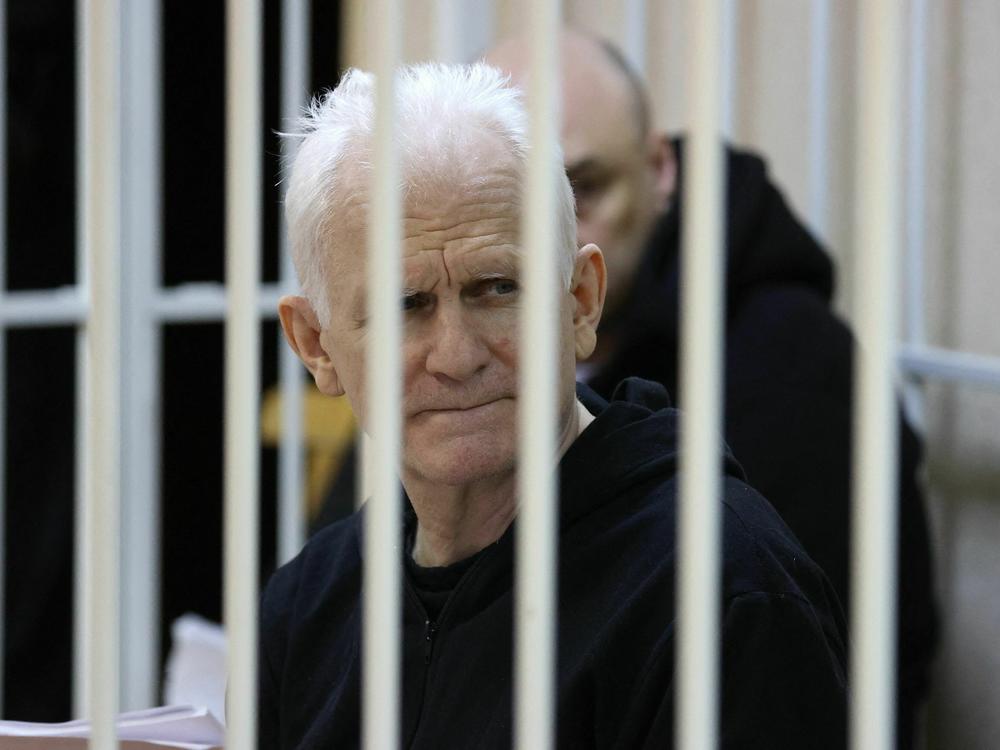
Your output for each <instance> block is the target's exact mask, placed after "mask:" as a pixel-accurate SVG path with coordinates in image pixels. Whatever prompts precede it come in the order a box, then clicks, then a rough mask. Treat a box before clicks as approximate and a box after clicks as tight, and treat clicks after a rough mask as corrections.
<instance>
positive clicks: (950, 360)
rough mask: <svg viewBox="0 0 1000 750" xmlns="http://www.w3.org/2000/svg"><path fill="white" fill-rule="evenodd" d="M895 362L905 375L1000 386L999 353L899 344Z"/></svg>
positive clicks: (992, 386)
mask: <svg viewBox="0 0 1000 750" xmlns="http://www.w3.org/2000/svg"><path fill="white" fill-rule="evenodd" d="M898 362H899V367H900V369H901V370H902V371H903V373H904V374H905V375H907V376H911V377H917V378H921V379H934V380H951V381H957V382H961V383H970V384H978V385H985V386H988V387H990V388H1000V357H988V356H984V355H982V354H970V353H968V352H958V351H950V350H948V349H939V348H937V347H932V346H914V345H904V346H902V347H900V350H899V354H898Z"/></svg>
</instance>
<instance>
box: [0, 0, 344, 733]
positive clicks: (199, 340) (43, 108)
mask: <svg viewBox="0 0 1000 750" xmlns="http://www.w3.org/2000/svg"><path fill="white" fill-rule="evenodd" d="M339 6H340V4H339V2H336V1H333V2H330V1H323V0H315V2H313V3H312V8H311V16H312V50H313V53H312V60H311V83H312V85H311V90H312V91H314V92H315V91H318V90H320V89H322V88H325V87H330V86H332V85H334V84H335V83H336V81H337V77H338V71H339V65H338V60H339V54H338V42H339V38H340V28H339V26H340V7H339ZM75 7H76V3H75V2H73V0H12V1H11V2H8V10H7V26H8V28H7V39H8V42H7V50H8V59H7V77H8V78H7V90H8V92H9V94H8V97H7V101H6V102H5V105H6V117H7V118H8V146H7V154H6V155H5V159H6V162H7V164H8V170H9V173H8V174H9V176H8V193H7V195H8V198H7V200H8V205H7V209H8V211H7V216H8V229H7V232H8V234H7V238H6V239H7V248H8V251H7V278H8V288H9V289H11V290H27V289H40V288H49V287H57V286H61V285H65V284H72V283H74V282H75V280H76V277H77V268H76V261H75V256H76V249H75V242H76V237H75V225H76V209H75V200H76V191H75V181H76V169H75V167H76V150H75V149H76V143H75V139H76V133H75V118H76V115H75V108H76V104H77V102H76V95H75V92H74V87H75V81H76V77H75V76H76V71H75V50H76V39H75V34H76V19H75ZM161 8H162V12H163V17H162V29H163V42H162V54H163V60H162V63H163V64H162V70H163V144H162V148H163V153H162V156H163V174H164V185H163V205H162V218H163V233H164V234H163V239H164V248H163V258H164V261H163V268H162V283H163V284H164V285H167V286H170V285H175V284H180V283H185V282H191V281H223V277H224V176H223V166H224V162H225V135H224V132H223V126H224V116H225V112H224V106H225V96H224V89H225V70H224V58H225V55H224V44H225V28H224V26H225V24H224V19H225V4H224V2H222V1H221V0H217V1H216V2H207V3H190V2H185V1H184V0H164V1H163V2H162V4H161ZM264 9H265V25H264V28H265V32H264V36H265V39H264V68H265V72H264V80H263V81H262V86H263V91H264V97H265V98H264V117H265V123H264V126H265V136H264V138H265V141H264V142H265V149H266V153H265V154H262V156H261V158H262V159H263V160H264V178H263V180H264V184H263V185H262V186H261V187H262V190H264V195H265V201H264V206H265V212H264V221H263V226H262V227H261V231H262V233H263V272H262V280H263V281H275V280H277V276H278V253H277V247H278V243H277V232H278V216H279V200H278V191H277V187H276V185H277V181H278V158H277V154H278V153H279V150H280V144H279V142H278V138H277V136H276V135H275V131H276V130H282V129H285V128H286V127H287V125H285V124H283V123H282V122H281V120H280V116H279V107H280V102H279V81H280V69H279V66H280V39H281V4H280V3H279V2H277V1H276V0H267V1H266V2H265V3H264ZM125 251H126V252H127V249H126V250H125ZM262 333H263V338H262V342H261V343H262V354H263V356H262V376H263V380H262V383H263V384H264V387H267V386H268V385H269V384H272V383H273V382H274V381H275V378H276V372H277V344H278V339H277V326H276V324H275V323H274V322H268V323H265V324H263V325H262ZM6 335H7V347H8V349H7V357H8V360H7V362H8V364H7V379H6V383H7V393H6V397H7V400H6V404H7V413H6V414H5V415H3V418H4V419H6V420H7V444H6V459H7V464H6V466H7V471H6V486H5V490H6V496H7V509H6V513H7V515H6V538H5V539H4V548H5V551H6V555H7V559H6V561H5V565H6V578H7V580H6V585H7V588H6V594H5V602H4V604H5V609H4V612H5V626H6V636H5V637H6V640H5V643H4V656H5V666H6V669H5V675H4V677H5V686H6V689H5V705H4V707H3V709H4V710H3V716H4V718H9V719H19V720H24V721H62V720H66V719H69V718H71V716H70V712H71V665H72V631H73V554H74V552H73V528H74V486H75V480H76V478H75V476H74V474H75V471H74V435H75V424H74V422H75V420H74V413H75V408H76V406H75V361H76V355H75V331H74V330H73V329H71V328H59V329H37V330H32V329H28V330H12V331H9V332H8V333H7V334H6ZM161 354H162V357H163V363H164V372H163V377H162V381H161V394H162V409H163V431H164V434H163V437H162V451H163V452H162V464H161V465H162V479H161V490H162V504H161V508H162V510H161V520H162V534H163V537H162V538H163V543H162V548H161V557H162V559H161V563H162V571H163V576H162V580H161V592H160V593H161V607H162V622H161V635H160V652H161V654H164V655H165V653H166V650H167V648H168V646H169V632H168V628H169V624H170V622H171V621H172V620H173V619H174V618H176V617H178V616H179V615H181V614H183V613H185V612H189V611H190V612H197V613H200V614H202V615H204V616H205V617H208V618H211V619H214V620H220V619H221V608H222V598H221V587H222V408H223V403H222V397H223V370H222V356H223V328H222V325H221V324H198V325H170V326H165V327H164V328H163V329H162V338H161ZM275 465H276V458H275V455H274V451H273V450H263V451H262V462H261V467H262V477H261V484H262V487H261V499H260V501H261V503H262V505H261V519H262V530H261V544H262V571H261V573H262V575H266V574H267V573H268V572H269V571H270V569H271V568H272V567H273V558H274V519H275V495H276V481H275Z"/></svg>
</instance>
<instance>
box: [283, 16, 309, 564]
mask: <svg viewBox="0 0 1000 750" xmlns="http://www.w3.org/2000/svg"><path fill="white" fill-rule="evenodd" d="M281 29H282V39H281V116H282V119H283V120H284V121H285V122H286V123H290V122H291V121H292V120H293V119H294V118H295V117H296V116H298V114H299V113H300V112H301V110H302V108H303V106H304V105H305V104H306V102H307V101H308V97H309V43H308V39H309V4H308V3H307V2H306V0H285V1H284V3H283V5H282V14H281ZM280 214H281V219H280V225H281V229H280V239H279V241H278V245H279V248H280V258H281V260H280V263H281V286H282V287H283V289H284V290H285V292H286V293H287V294H294V293H295V289H296V285H295V268H294V267H293V265H292V254H291V251H290V249H289V247H288V232H287V230H286V227H285V212H284V211H281V212H280ZM278 336H279V338H281V337H282V334H281V331H280V330H279V331H278ZM279 344H281V345H280V346H279V347H278V351H279V352H281V354H279V355H278V356H279V363H280V374H281V443H280V446H279V448H278V564H279V565H280V564H281V563H285V562H287V561H289V560H291V559H292V558H293V557H294V556H295V555H296V554H297V553H298V551H299V550H300V549H302V544H303V543H304V542H305V538H306V516H305V506H304V503H303V499H304V498H303V479H304V472H303V458H304V455H303V442H302V394H303V385H302V365H301V363H300V362H299V359H298V357H296V356H295V352H293V351H292V348H291V347H289V346H284V344H283V342H282V341H279Z"/></svg>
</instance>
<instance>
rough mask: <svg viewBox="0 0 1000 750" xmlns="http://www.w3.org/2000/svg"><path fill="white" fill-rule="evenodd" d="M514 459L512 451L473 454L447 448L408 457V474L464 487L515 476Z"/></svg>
mask: <svg viewBox="0 0 1000 750" xmlns="http://www.w3.org/2000/svg"><path fill="white" fill-rule="evenodd" d="M514 459H515V456H514V453H513V451H511V452H509V453H507V454H506V455H497V454H492V455H470V454H469V453H468V452H464V451H455V452H452V451H449V450H448V449H447V448H444V449H441V450H438V451H435V454H434V455H432V456H419V457H418V456H414V457H413V458H412V459H409V460H407V468H408V471H407V473H408V474H411V475H412V476H415V477H418V478H419V479H420V480H421V481H423V482H428V483H430V484H436V485H441V486H447V487H462V486H466V485H471V484H475V483H476V482H481V481H486V480H490V479H495V478H500V477H503V476H504V475H508V474H509V475H513V473H514V466H515V463H514Z"/></svg>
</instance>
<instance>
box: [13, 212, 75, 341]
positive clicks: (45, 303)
mask: <svg viewBox="0 0 1000 750" xmlns="http://www.w3.org/2000/svg"><path fill="white" fill-rule="evenodd" d="M80 222H82V217H81V218H80ZM77 268H81V269H82V268H83V266H82V265H77ZM86 318H87V299H86V295H85V292H84V290H83V287H82V285H81V286H79V287H76V286H65V287H58V288H56V289H41V290H38V291H16V292H6V293H5V294H3V295H2V296H0V326H3V327H4V328H52V327H56V326H75V325H81V324H82V323H83V322H84V320H86Z"/></svg>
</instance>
